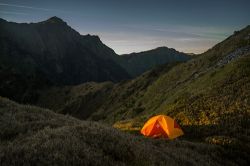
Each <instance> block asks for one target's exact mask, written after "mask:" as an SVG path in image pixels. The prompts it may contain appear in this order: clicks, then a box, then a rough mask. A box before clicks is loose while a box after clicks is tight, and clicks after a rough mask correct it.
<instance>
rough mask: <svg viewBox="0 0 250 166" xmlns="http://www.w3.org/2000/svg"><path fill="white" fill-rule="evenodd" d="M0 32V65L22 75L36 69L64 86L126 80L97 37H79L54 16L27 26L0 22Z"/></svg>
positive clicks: (108, 51) (124, 72) (109, 51)
mask: <svg viewBox="0 0 250 166" xmlns="http://www.w3.org/2000/svg"><path fill="white" fill-rule="evenodd" d="M0 29H1V31H0V43H1V49H0V52H1V54H0V55H1V56H0V60H1V61H2V64H3V65H5V66H8V67H11V68H13V69H14V70H17V71H19V72H21V73H23V74H24V75H32V74H34V70H37V71H39V72H41V73H43V74H44V75H45V76H46V78H47V79H48V80H50V81H51V82H54V83H56V84H64V85H65V84H79V83H83V82H87V81H97V82H100V81H107V80H109V81H114V82H116V81H119V80H122V79H126V78H129V76H128V74H127V73H126V71H125V70H124V69H123V68H122V67H120V66H119V64H117V63H116V62H115V61H114V60H113V57H114V56H118V55H116V54H115V53H114V52H113V51H112V50H111V49H110V48H108V47H107V46H105V45H104V44H103V43H102V42H101V41H100V39H99V38H98V37H97V36H90V35H86V36H81V35H80V34H79V33H78V32H76V31H75V30H73V29H72V28H71V27H69V26H68V25H67V24H66V23H65V22H63V21H62V20H61V19H59V18H57V17H52V18H50V19H49V20H46V21H43V22H40V23H31V24H25V23H23V24H17V23H11V22H7V21H5V20H2V19H1V20H0ZM94 46H95V47H94Z"/></svg>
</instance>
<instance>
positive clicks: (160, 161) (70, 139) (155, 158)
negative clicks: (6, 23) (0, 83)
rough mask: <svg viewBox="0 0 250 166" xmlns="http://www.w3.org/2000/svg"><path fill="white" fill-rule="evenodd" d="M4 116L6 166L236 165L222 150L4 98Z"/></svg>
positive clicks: (0, 156)
mask: <svg viewBox="0 0 250 166" xmlns="http://www.w3.org/2000/svg"><path fill="white" fill-rule="evenodd" d="M0 115H1V116H0V129H1V130H0V162H1V165H2V166H5V165H6V166H7V165H8V166H9V165H166V164H170V165H186V164H191V165H201V164H202V165H223V164H227V165H232V164H233V163H232V162H231V161H229V160H228V159H226V158H224V159H223V160H221V158H222V157H223V155H225V154H224V151H223V149H222V148H220V147H219V146H215V145H207V144H202V143H192V142H189V141H184V140H175V141H166V140H161V139H158V140H152V139H146V138H143V137H142V136H141V137H139V136H135V135H131V134H127V133H123V132H121V131H118V130H117V129H114V128H111V127H108V126H105V125H103V124H98V123H96V122H88V121H80V120H77V119H75V118H72V117H70V116H64V115H60V114H56V113H53V112H52V111H50V110H46V109H42V108H39V107H34V106H30V105H19V104H17V103H15V102H12V101H10V100H8V99H6V98H2V97H0ZM211 152H213V153H211Z"/></svg>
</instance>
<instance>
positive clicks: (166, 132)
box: [141, 115, 184, 139]
mask: <svg viewBox="0 0 250 166" xmlns="http://www.w3.org/2000/svg"><path fill="white" fill-rule="evenodd" d="M141 134H143V135H145V136H147V137H153V138H157V137H164V138H168V139H174V138H177V137H179V136H181V135H183V134H184V133H183V131H182V129H181V128H180V126H179V125H178V123H177V122H176V121H175V120H174V119H172V118H170V117H169V116H165V115H157V116H154V117H152V118H150V119H149V120H148V121H147V122H146V123H145V124H144V126H143V128H142V129H141Z"/></svg>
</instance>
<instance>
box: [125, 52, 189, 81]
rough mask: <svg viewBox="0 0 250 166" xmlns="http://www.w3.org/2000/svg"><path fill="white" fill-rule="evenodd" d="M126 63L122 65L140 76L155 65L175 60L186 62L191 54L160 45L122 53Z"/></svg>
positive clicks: (132, 73) (129, 71)
mask: <svg viewBox="0 0 250 166" xmlns="http://www.w3.org/2000/svg"><path fill="white" fill-rule="evenodd" d="M122 58H123V59H124V60H125V63H124V64H123V65H122V66H123V67H124V68H125V69H126V70H127V71H128V73H129V74H130V75H132V76H138V75H140V74H142V73H144V72H145V71H147V70H149V69H152V68H153V67H155V66H157V65H160V64H165V63H173V62H185V61H187V60H189V59H191V56H189V55H187V54H185V53H181V52H178V51H176V50H175V49H173V48H167V47H159V48H156V49H153V50H149V51H143V52H139V53H132V54H125V55H122Z"/></svg>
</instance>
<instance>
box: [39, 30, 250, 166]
mask: <svg viewBox="0 0 250 166" xmlns="http://www.w3.org/2000/svg"><path fill="white" fill-rule="evenodd" d="M249 36H250V26H248V27H246V28H244V29H243V30H241V31H239V32H235V34H234V35H232V36H230V37H229V38H227V39H226V40H225V41H223V42H221V43H219V44H217V45H216V46H214V47H213V48H211V49H210V50H208V51H207V52H205V53H203V54H200V55H197V56H196V57H195V58H194V59H192V60H190V61H188V62H185V63H179V64H175V65H172V66H171V65H163V66H162V67H159V68H156V69H153V70H151V71H149V72H146V73H145V74H143V75H141V76H140V77H138V78H136V79H134V80H131V81H124V82H121V83H118V84H113V83H102V84H96V83H88V84H83V85H79V86H77V87H65V88H54V89H52V90H48V91H46V92H43V93H42V95H41V98H40V99H39V105H41V106H43V107H49V108H51V109H53V110H55V111H58V112H61V113H67V114H71V115H73V116H75V117H78V118H82V119H86V118H87V119H91V120H97V121H104V122H105V123H109V124H112V125H114V126H115V127H116V128H120V129H122V130H127V131H138V129H140V128H141V127H142V125H143V123H144V122H145V121H146V120H147V119H148V118H149V117H151V116H153V115H155V114H166V115H170V116H172V117H174V118H176V119H177V120H178V122H179V123H180V124H181V125H182V127H183V128H184V130H185V133H186V134H185V137H186V138H187V139H191V140H198V141H201V142H207V143H211V144H219V145H221V146H223V147H225V148H227V149H228V153H229V154H228V156H231V157H233V159H234V160H235V161H236V162H238V163H241V164H246V163H247V162H249V154H250V152H249V149H250V148H249V147H250V144H249V140H250V137H249V126H250V121H249V119H250V112H249V110H250V103H249V98H250V90H249V87H250V77H249V75H250V57H249V55H250V38H249ZM52 99H53V102H50V101H52ZM55 103H60V104H58V105H57V104H55ZM86 112H87V113H86Z"/></svg>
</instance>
